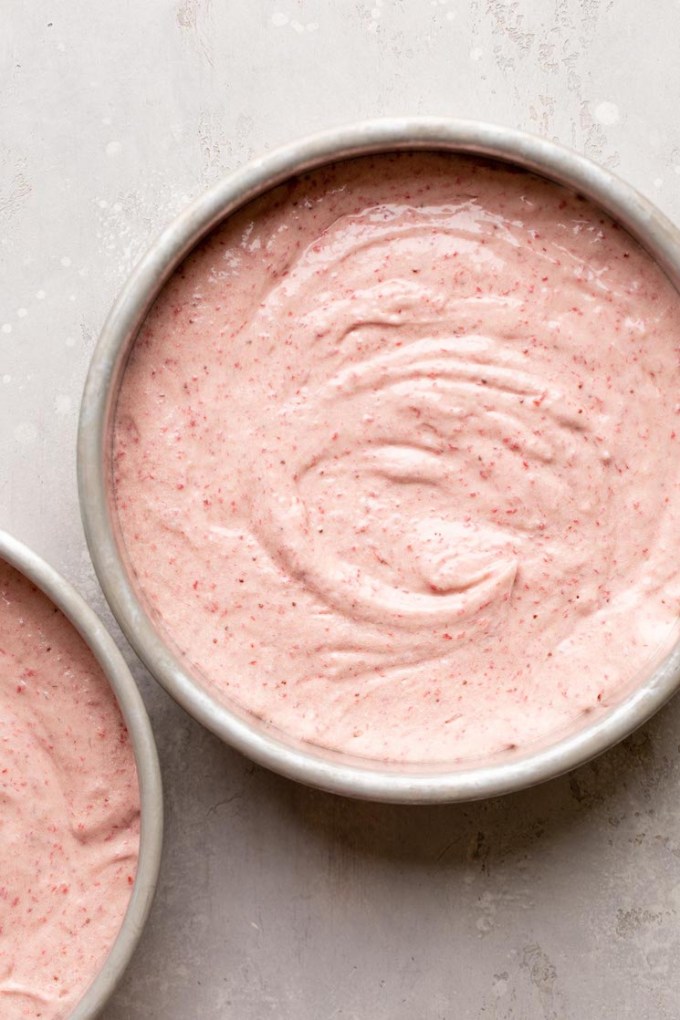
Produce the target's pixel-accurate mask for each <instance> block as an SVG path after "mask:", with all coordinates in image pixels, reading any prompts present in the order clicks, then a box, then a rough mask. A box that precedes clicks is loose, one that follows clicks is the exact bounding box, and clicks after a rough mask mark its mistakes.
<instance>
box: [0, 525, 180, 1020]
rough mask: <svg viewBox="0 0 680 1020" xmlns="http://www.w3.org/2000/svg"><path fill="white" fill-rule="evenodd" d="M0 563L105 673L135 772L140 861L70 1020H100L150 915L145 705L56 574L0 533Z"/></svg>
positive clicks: (154, 843) (151, 827)
mask: <svg viewBox="0 0 680 1020" xmlns="http://www.w3.org/2000/svg"><path fill="white" fill-rule="evenodd" d="M0 559H3V560H5V561H6V562H7V563H9V564H10V565H11V566H12V567H15V568H16V569H17V570H18V571H19V572H20V573H22V574H23V575H24V576H25V577H27V578H28V579H29V580H30V581H32V582H33V584H35V585H37V587H38V588H40V589H41V591H43V592H44V593H45V595H46V596H47V597H48V598H49V599H50V600H51V601H52V602H53V603H54V604H55V605H56V606H58V608H59V609H60V610H61V611H62V613H63V614H64V616H65V617H66V618H67V619H68V620H69V621H70V622H71V623H72V624H73V626H74V627H75V628H76V630H77V631H78V633H79V634H80V636H81V637H82V638H83V640H84V641H85V643H86V644H87V645H88V647H89V648H90V649H91V651H92V653H93V655H94V657H95V659H96V660H97V662H98V663H99V665H100V666H101V668H102V670H103V671H104V675H105V676H106V679H107V680H108V682H109V684H110V685H111V687H112V689H113V692H114V694H115V696H116V700H117V701H118V705H119V707H120V710H121V713H122V715H123V719H124V720H125V724H126V726H127V728H128V732H129V734H130V739H131V742H132V748H133V751H134V756H135V764H136V767H137V778H138V782H139V792H140V801H141V831H140V843H139V860H138V864H137V873H136V876H135V881H134V885H133V888H132V895H131V897H130V902H129V903H128V908H127V910H126V912H125V916H124V918H123V923H122V925H121V928H120V931H119V932H118V936H117V937H116V940H115V942H114V943H113V945H112V946H111V949H110V951H109V954H108V956H107V957H106V959H105V961H104V964H103V966H102V968H101V969H100V971H99V973H98V974H97V975H96V976H95V977H94V980H93V981H92V983H91V984H90V986H89V987H88V989H87V990H86V992H85V994H84V995H83V997H82V998H81V1000H80V1002H79V1003H78V1005H77V1006H76V1007H75V1009H74V1010H72V1012H71V1013H70V1014H69V1020H92V1018H94V1017H96V1016H99V1014H100V1012H101V1010H102V1009H103V1008H104V1006H105V1005H106V1003H107V1002H108V1000H109V999H110V997H111V995H112V993H113V991H114V989H115V987H116V985H117V984H118V982H119V980H120V978H121V977H122V975H123V972H124V970H125V968H126V967H127V965H128V963H129V962H130V959H131V957H132V954H133V953H134V951H135V947H136V946H137V943H138V941H139V938H140V935H141V934H142V931H143V929H144V924H145V922H146V919H147V917H148V914H149V910H150V909H151V903H152V901H153V897H154V892H155V889H156V882H157V879H158V871H159V867H160V861H161V847H162V842H163V793H162V788H161V775H160V769H159V766H158V755H157V753H156V745H155V743H154V738H153V733H152V732H151V724H150V723H149V718H148V716H147V714H146V709H145V707H144V702H143V701H142V699H141V696H140V694H139V691H138V690H137V686H136V684H135V682H134V680H133V679H132V675H131V674H130V671H129V669H128V667H127V664H126V662H125V659H124V658H123V656H122V655H121V653H120V651H119V649H118V648H117V646H116V644H115V642H114V640H113V638H112V637H111V636H110V634H109V633H108V631H107V630H106V628H105V627H104V625H103V624H102V622H101V621H100V620H99V618H98V617H97V616H96V615H95V613H94V612H93V611H92V610H91V609H90V607H89V606H88V605H87V603H86V602H85V601H84V600H83V598H82V597H81V596H80V595H79V594H78V592H77V591H76V590H75V589H74V588H73V587H72V586H71V585H70V584H69V583H68V581H66V580H65V579H64V578H63V577H62V576H61V575H60V574H58V573H57V572H56V570H54V569H53V568H52V567H50V566H49V565H48V564H47V563H46V562H45V561H44V560H43V559H41V558H40V557H39V556H38V555H36V553H34V552H32V551H31V550H30V549H29V548H28V547H27V546H25V545H24V544H23V543H22V542H19V541H18V540H17V539H16V538H13V537H12V536H11V535H8V534H7V532H5V531H0Z"/></svg>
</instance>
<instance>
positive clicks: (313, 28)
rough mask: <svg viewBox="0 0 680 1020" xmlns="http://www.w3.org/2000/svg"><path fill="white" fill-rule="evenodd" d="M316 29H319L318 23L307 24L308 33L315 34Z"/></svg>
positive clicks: (310, 22)
mask: <svg viewBox="0 0 680 1020" xmlns="http://www.w3.org/2000/svg"><path fill="white" fill-rule="evenodd" d="M318 27H319V22H318V21H308V22H307V31H308V32H316V31H317V29H318Z"/></svg>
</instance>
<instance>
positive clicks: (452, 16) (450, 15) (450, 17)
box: [446, 11, 456, 21]
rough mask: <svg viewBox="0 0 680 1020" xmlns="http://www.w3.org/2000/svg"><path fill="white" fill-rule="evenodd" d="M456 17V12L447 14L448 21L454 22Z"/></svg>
mask: <svg viewBox="0 0 680 1020" xmlns="http://www.w3.org/2000/svg"><path fill="white" fill-rule="evenodd" d="M455 17H456V12H455V11H447V12H446V20H447V21H454V20H455Z"/></svg>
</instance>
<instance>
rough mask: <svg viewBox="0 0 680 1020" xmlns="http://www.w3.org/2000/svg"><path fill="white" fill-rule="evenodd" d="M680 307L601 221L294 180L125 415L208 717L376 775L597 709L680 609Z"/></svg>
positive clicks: (478, 192) (164, 577)
mask: <svg viewBox="0 0 680 1020" xmlns="http://www.w3.org/2000/svg"><path fill="white" fill-rule="evenodd" d="M679 337H680V302H679V300H678V297H677V295H676V292H675V291H674V290H673V289H672V288H671V286H670V284H669V283H668V282H667V280H666V278H665V277H664V276H663V274H662V273H661V271H660V270H659V269H658V268H657V267H656V265H655V264H654V263H653V262H652V261H651V259H650V258H649V257H648V256H647V255H646V254H645V253H644V252H643V251H642V250H641V249H640V248H638V247H637V245H636V244H635V243H634V242H633V241H632V240H631V238H630V237H629V236H628V235H627V234H626V233H625V232H624V231H622V230H621V229H619V228H618V227H617V226H616V225H614V224H613V223H612V222H611V221H610V220H609V219H607V218H606V217H605V216H604V215H603V214H601V213H600V212H599V211H598V210H597V209H595V208H593V207H592V206H590V205H589V204H588V203H586V202H585V201H583V200H582V199H579V198H577V197H576V196H574V195H572V194H570V193H568V192H567V191H565V190H563V189H560V188H558V187H557V186H555V185H552V184H549V183H547V182H545V181H542V180H539V179H538V178H535V177H533V176H531V175H528V174H524V173H518V172H514V171H512V170H510V169H502V168H500V167H498V166H494V165H492V164H482V163H481V162H474V161H470V162H468V161H465V160H461V159H456V158H452V157H446V156H438V155H433V154H425V155H414V154H409V155H394V156H382V157H376V158H371V159H364V160H357V161H354V162H352V163H345V164H340V165H338V166H336V167H334V168H326V169H323V170H321V171H317V172H315V173H314V174H312V175H311V176H309V175H308V176H305V177H303V178H301V179H298V180H296V181H293V182H291V183H289V184H286V185H285V186H283V187H281V188H279V189H277V190H276V191H274V192H272V193H270V194H269V195H268V196H265V198H264V199H261V200H259V201H258V202H257V203H255V204H252V205H251V206H249V207H248V208H246V209H245V210H244V211H242V212H241V213H240V214H238V216H236V217H234V218H232V219H231V220H230V221H229V222H228V223H227V224H226V225H225V226H224V227H223V228H221V229H220V230H219V231H218V232H216V233H215V234H214V235H212V236H211V237H210V238H209V240H208V241H207V242H206V243H204V244H203V246H202V247H201V248H200V249H199V250H198V251H197V252H196V253H195V254H194V255H193V256H192V257H191V259H190V260H188V262H186V263H185V264H184V266H183V267H182V269H181V270H180V271H179V272H178V273H177V274H176V275H175V277H174V278H173V279H172V281H171V282H170V284H169V285H168V286H167V287H166V289H165V291H164V292H163V294H162V295H161V297H160V299H159V300H158V302H157V303H156V306H155V307H154V309H153V310H152V313H151V314H150V316H149V318H148V320H147V323H146V325H145V327H144V328H143V330H142V332H141V334H140V337H139V338H138V341H137V344H136V346H135V348H134V351H133V354H132V357H131V360H130V362H129V365H128V368H127V371H126V374H125V378H124V383H123V387H122V391H121V395H120V401H119V405H118V412H117V426H116V432H115V444H114V485H115V496H116V500H117V506H118V514H119V518H120V524H121V528H122V534H123V537H124V541H125V545H126V547H127V552H128V555H129V559H130V563H131V564H132V566H133V568H134V571H135V572H136V575H137V580H138V585H139V588H140V590H141V592H142V593H143V595H144V598H145V600H146V603H147V605H148V606H149V607H150V610H151V612H152V614H153V615H154V616H155V617H156V619H157V620H158V621H159V623H160V626H161V627H162V628H163V629H164V630H165V632H166V633H167V634H168V635H170V636H171V640H172V641H173V642H174V644H175V645H176V647H177V648H178V649H179V650H180V651H181V652H182V653H183V654H184V655H185V657H186V659H187V660H188V662H189V664H190V665H191V666H192V668H194V669H195V670H196V671H197V672H198V673H199V675H200V676H201V677H202V678H203V682H205V683H206V684H208V685H209V686H210V687H211V688H212V689H213V690H214V691H216V692H217V693H218V694H219V696H220V697H222V698H224V699H226V700H228V701H230V702H232V703H234V702H235V703H237V704H238V705H240V706H242V707H244V708H245V709H247V710H249V711H250V712H253V713H255V714H256V715H257V716H260V717H262V718H263V719H265V720H267V721H268V722H271V723H272V724H273V725H275V726H277V727H280V728H281V729H283V730H285V731H286V732H287V733H289V734H292V735H294V736H296V737H299V738H302V739H303V740H307V741H312V742H314V743H318V744H322V745H326V746H328V747H331V748H337V749H341V750H343V751H348V752H351V753H355V754H358V755H363V756H367V757H369V758H375V759H394V760H397V761H408V762H418V761H455V760H461V759H466V758H470V757H473V758H474V757H479V756H484V755H487V754H491V753H494V752H498V751H502V750H503V749H506V748H512V747H515V746H518V747H525V746H527V745H529V744H533V743H534V742H536V741H540V740H542V739H543V738H545V737H546V736H547V735H549V734H551V733H554V732H555V731H557V730H559V729H562V728H565V727H568V726H569V725H571V724H573V723H575V722H577V721H578V719H579V718H580V717H581V716H582V713H584V712H592V711H598V710H601V708H602V707H603V706H606V705H607V704H609V703H611V702H612V700H616V698H617V697H619V696H620V695H621V693H622V692H623V691H625V690H626V688H627V685H629V684H630V683H631V682H632V681H633V680H634V679H635V678H636V676H638V675H639V673H640V671H641V670H646V669H649V667H650V664H652V663H654V662H656V661H658V659H659V657H660V655H661V654H662V653H663V652H665V651H667V650H668V648H669V646H670V643H671V642H672V639H673V637H674V633H675V632H674V625H675V624H676V622H677V620H678V615H679V610H680V583H679V577H678V568H679V560H678V555H677V549H678V537H679V536H680V486H679V484H678V442H679V440H678V433H679V432H680V414H679V411H680V406H679V403H678V402H679V401H680V355H679V348H680V339H679Z"/></svg>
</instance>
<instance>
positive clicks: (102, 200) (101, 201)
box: [97, 198, 109, 209]
mask: <svg viewBox="0 0 680 1020" xmlns="http://www.w3.org/2000/svg"><path fill="white" fill-rule="evenodd" d="M97 205H98V206H99V208H100V209H108V207H109V203H108V202H107V201H106V199H105V198H100V199H99V201H98V202H97Z"/></svg>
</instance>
